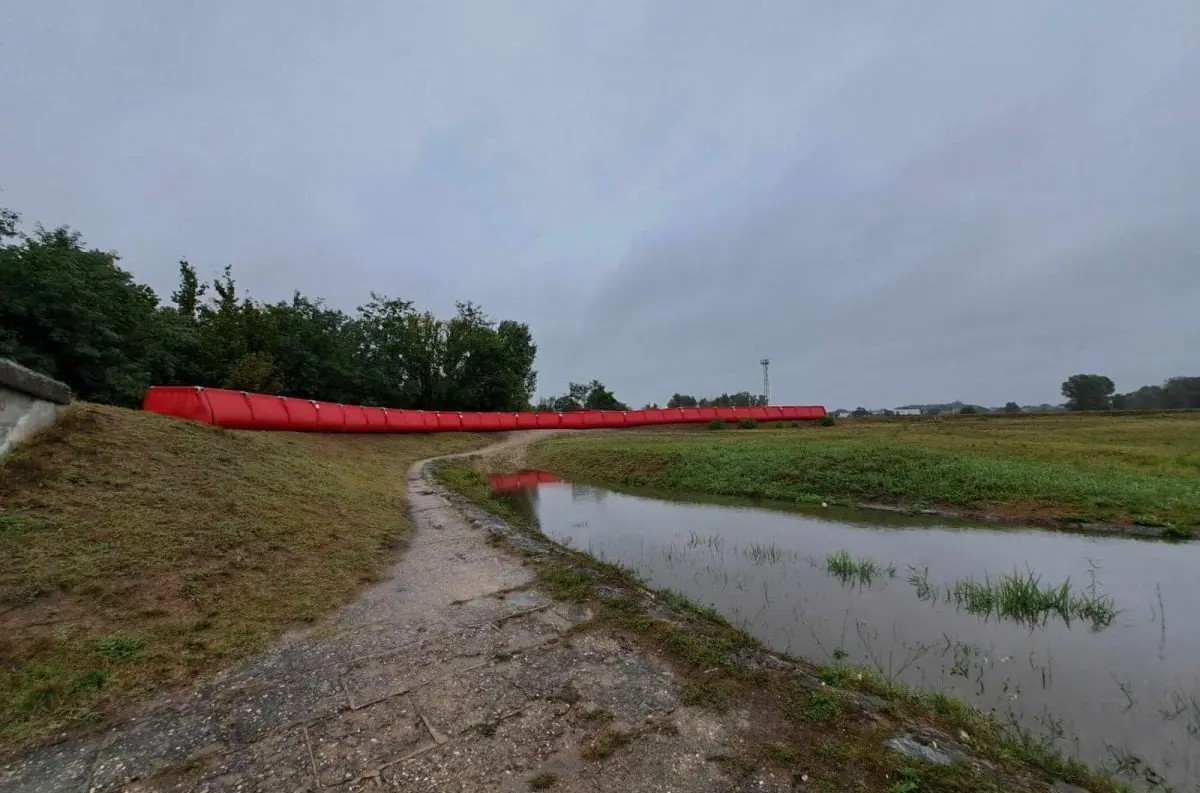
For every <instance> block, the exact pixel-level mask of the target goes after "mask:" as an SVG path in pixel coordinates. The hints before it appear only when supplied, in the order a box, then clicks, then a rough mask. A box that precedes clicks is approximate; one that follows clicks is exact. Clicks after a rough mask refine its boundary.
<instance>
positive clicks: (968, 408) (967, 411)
mask: <svg viewBox="0 0 1200 793" xmlns="http://www.w3.org/2000/svg"><path fill="white" fill-rule="evenodd" d="M958 412H959V413H960V414H963V415H968V416H969V415H973V414H975V413H978V412H979V408H977V407H975V406H974V405H963V406H962V407H961V408H959V409H958Z"/></svg>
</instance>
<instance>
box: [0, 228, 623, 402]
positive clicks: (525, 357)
mask: <svg viewBox="0 0 1200 793" xmlns="http://www.w3.org/2000/svg"><path fill="white" fill-rule="evenodd" d="M17 221H18V217H17V215H16V213H13V212H11V211H9V210H6V209H3V208H0V285H2V286H0V356H4V357H9V358H13V359H15V360H17V361H19V362H20V363H23V364H25V365H26V366H29V367H31V368H34V369H37V370H40V371H43V372H45V373H47V374H49V375H51V376H54V377H57V378H59V379H61V380H63V381H65V382H66V383H67V384H68V385H70V386H71V388H72V389H73V390H74V392H75V394H76V395H77V396H79V397H81V398H84V399H89V400H93V401H99V402H111V403H116V404H123V405H137V404H140V402H141V400H142V396H143V394H144V392H145V389H146V387H147V386H149V385H154V384H187V385H204V386H214V387H226V388H237V389H244V390H254V391H263V392H269V393H279V394H282V395H285V396H296V397H305V398H310V399H324V400H329V401H334V402H342V403H346V404H366V405H386V406H391V407H410V408H425V409H447V410H455V409H457V410H506V411H507V410H522V409H525V408H526V407H528V405H529V399H530V397H531V395H532V393H533V390H534V387H535V385H536V383H537V372H536V371H535V370H534V368H533V365H534V359H535V356H536V354H537V346H536V345H535V344H534V343H533V338H532V335H531V334H530V331H529V327H528V325H525V324H524V323H520V322H515V321H513V320H503V321H500V322H497V321H495V320H493V319H492V318H490V317H488V316H487V315H486V314H485V313H484V312H483V309H482V308H481V307H479V306H477V305H475V304H473V303H469V302H465V303H459V304H458V305H457V313H456V315H455V316H454V317H452V318H450V319H440V318H438V317H436V316H434V315H433V314H431V313H429V312H419V311H417V310H416V308H415V307H414V306H413V303H412V302H410V301H406V300H400V299H393V298H389V297H386V296H382V295H377V294H375V293H371V300H370V301H369V302H368V303H366V304H365V305H363V306H359V307H358V309H357V311H356V312H355V313H352V314H350V313H346V312H343V311H340V310H336V309H331V308H329V307H327V306H325V305H324V304H323V302H322V301H321V300H313V299H310V298H307V297H305V296H304V295H302V294H300V293H299V292H296V293H294V294H293V295H292V299H291V300H290V301H285V300H281V301H279V302H276V303H265V302H259V301H256V300H252V299H251V298H250V297H249V296H248V295H245V294H244V293H242V292H240V291H239V289H238V285H237V281H236V280H235V279H234V277H233V270H232V268H231V267H225V268H224V270H223V271H222V272H221V274H220V275H219V276H218V277H217V278H216V279H214V280H213V281H212V282H211V283H203V282H201V280H200V278H199V276H198V275H197V273H196V270H195V268H193V267H192V265H191V263H190V262H188V261H187V260H186V259H184V260H182V261H180V262H179V288H178V289H177V290H176V291H175V292H173V293H172V295H171V303H170V304H168V305H159V303H158V298H157V297H156V296H155V294H154V292H153V291H152V290H151V289H150V288H149V287H147V286H144V285H141V284H138V283H136V282H134V281H133V278H132V276H131V275H130V274H129V273H127V272H125V271H124V270H122V269H120V268H119V267H118V266H117V261H118V257H117V255H116V254H115V253H112V252H108V251H101V250H96V249H89V248H86V247H85V246H84V244H83V241H82V239H81V237H80V235H79V234H78V233H76V232H73V231H71V230H70V229H69V228H67V227H62V228H58V229H55V230H53V231H46V230H45V229H42V228H41V227H38V229H37V231H36V232H35V233H34V234H32V235H22V234H19V233H18V229H17ZM10 238H15V240H14V241H11V242H10V241H9V240H10ZM579 388H580V389H582V391H581V392H580V396H579V400H580V406H582V403H583V400H584V399H586V398H587V397H588V396H589V394H590V391H591V390H594V389H591V388H590V387H589V386H579ZM608 395H609V397H611V392H609V393H608ZM603 396H604V395H603V393H597V394H596V395H595V397H593V399H603Z"/></svg>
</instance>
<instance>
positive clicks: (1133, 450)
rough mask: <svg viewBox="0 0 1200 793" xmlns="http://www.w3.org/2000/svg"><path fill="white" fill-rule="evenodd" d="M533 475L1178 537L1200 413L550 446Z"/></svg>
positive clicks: (770, 431) (1194, 489) (539, 452)
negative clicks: (1125, 528) (1100, 525)
mask: <svg viewBox="0 0 1200 793" xmlns="http://www.w3.org/2000/svg"><path fill="white" fill-rule="evenodd" d="M529 461H530V463H531V464H532V465H535V466H536V467H538V468H542V469H545V470H547V471H552V472H554V473H556V474H558V475H560V476H564V477H566V478H569V479H572V480H573V481H578V482H586V483H591V484H598V485H610V486H625V487H657V488H663V489H666V490H677V491H685V492H693V493H707V494H715V495H725V496H740V497H750V498H769V499H776V500H781V501H792V502H798V503H809V504H819V503H821V502H830V503H842V504H863V503H880V504H891V505H901V506H909V507H935V508H943V509H949V510H952V511H956V512H961V513H963V514H968V515H987V516H994V517H999V518H1003V519H1011V520H1014V521H1022V522H1041V523H1047V524H1053V525H1068V524H1070V525H1080V524H1084V523H1087V522H1090V521H1102V522H1112V523H1118V524H1123V525H1131V526H1132V525H1134V524H1137V525H1139V526H1142V527H1145V528H1146V529H1147V530H1148V531H1154V530H1157V531H1159V532H1161V533H1164V534H1170V535H1173V536H1179V537H1187V536H1191V535H1192V534H1194V530H1195V528H1196V527H1197V526H1200V476H1198V475H1197V474H1198V473H1200V413H1185V414H1178V415H1142V416H1117V415H1066V416H1046V417H1043V416H1019V417H1014V418H1004V419H1001V418H997V419H986V420H984V419H974V418H962V419H951V420H946V421H941V422H935V421H923V422H902V421H898V422H841V423H839V424H838V426H836V427H816V426H813V425H811V424H808V425H805V426H802V427H800V428H797V429H790V428H763V429H759V430H758V431H756V432H746V433H720V434H714V433H710V432H705V431H702V430H696V429H678V430H671V431H648V430H623V431H621V432H619V433H607V434H596V435H588V436H567V437H558V438H553V439H550V440H547V441H546V442H544V443H541V444H538V445H536V446H535V447H534V448H533V449H532V450H531V453H530V457H529Z"/></svg>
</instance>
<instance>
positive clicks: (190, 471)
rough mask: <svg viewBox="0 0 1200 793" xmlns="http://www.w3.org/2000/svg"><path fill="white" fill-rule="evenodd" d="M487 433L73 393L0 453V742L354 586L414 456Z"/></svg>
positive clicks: (207, 655) (378, 551) (225, 651)
mask: <svg viewBox="0 0 1200 793" xmlns="http://www.w3.org/2000/svg"><path fill="white" fill-rule="evenodd" d="M492 440H494V436H491V437H488V436H483V435H472V434H459V433H444V434H442V433H439V434H431V435H410V436H404V435H336V434H324V435H322V434H307V433H284V432H280V433H269V432H261V433H253V432H231V431H228V430H221V429H217V428H215V427H209V426H205V425H201V424H194V423H188V422H182V421H177V420H175V419H170V418H167V417H164V416H158V415H154V414H151V413H143V412H139V411H132V410H123V409H120V408H112V407H101V406H96V405H88V404H80V403H76V404H74V405H72V406H71V407H70V408H69V409H68V410H67V411H66V415H65V416H64V418H63V421H62V423H61V424H60V425H59V426H57V427H55V428H53V429H51V430H48V431H47V432H45V433H43V434H42V435H40V436H38V437H37V438H36V439H34V440H33V442H31V443H30V444H29V445H27V446H24V447H22V448H20V449H18V450H17V451H16V452H15V453H14V454H12V455H11V456H9V457H6V458H5V459H4V461H3V462H0V504H2V505H3V506H2V508H0V559H3V560H4V563H3V565H0V752H7V751H10V750H12V749H15V748H17V747H19V746H22V745H29V744H32V743H36V742H37V741H39V740H41V739H45V738H47V737H49V736H50V735H52V734H57V733H61V732H62V731H63V730H64V729H68V728H71V727H77V726H86V725H91V724H96V723H100V722H103V721H104V720H105V719H106V718H108V716H109V715H110V714H112V713H113V712H115V711H116V710H118V709H119V708H120V707H122V706H123V705H125V704H127V703H129V702H132V701H136V700H140V699H145V698H147V697H149V696H152V695H153V694H155V693H157V692H159V691H162V690H163V689H165V688H169V687H176V686H180V685H185V684H187V683H190V682H191V681H193V680H194V679H195V678H196V677H198V676H200V675H203V674H205V673H207V672H210V671H212V670H215V669H217V668H220V667H222V666H226V665H228V664H230V663H231V662H233V661H234V660H235V659H237V658H239V657H242V656H245V655H247V654H249V653H251V652H254V651H255V650H258V649H260V648H262V647H264V646H266V645H267V644H268V643H270V642H271V641H272V640H273V639H274V638H275V637H276V636H278V635H279V634H280V633H282V632H283V631H284V630H285V629H287V628H289V627H292V626H296V625H298V624H305V623H309V622H311V621H313V620H316V619H318V618H319V617H321V616H323V615H324V614H326V613H328V612H330V611H333V610H335V609H337V608H338V607H339V606H341V605H342V604H344V603H346V602H348V601H350V600H351V599H353V597H354V596H355V594H356V593H357V592H358V590H359V589H360V588H361V587H362V586H364V585H365V584H367V583H370V582H372V581H375V580H378V578H379V577H380V576H381V574H382V573H383V572H384V570H385V569H386V568H387V566H388V565H389V564H390V563H391V562H393V561H394V560H395V558H396V557H397V555H398V553H399V551H400V549H401V548H402V547H403V544H404V542H405V540H406V537H407V536H408V533H409V532H410V531H411V528H412V523H411V518H410V515H409V513H408V509H407V505H406V503H405V500H404V488H403V484H402V483H403V481H404V474H405V472H406V470H407V468H408V466H409V465H410V464H411V463H412V462H414V461H415V460H419V459H422V458H425V457H429V456H432V455H435V454H439V453H448V452H453V451H462V450H466V449H470V448H474V447H479V446H482V445H484V444H486V443H488V442H491V441H492Z"/></svg>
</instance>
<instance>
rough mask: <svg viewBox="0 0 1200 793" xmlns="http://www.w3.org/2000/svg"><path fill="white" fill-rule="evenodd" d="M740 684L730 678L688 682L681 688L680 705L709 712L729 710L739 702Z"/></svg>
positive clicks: (679, 694)
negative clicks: (704, 709) (705, 709)
mask: <svg viewBox="0 0 1200 793" xmlns="http://www.w3.org/2000/svg"><path fill="white" fill-rule="evenodd" d="M737 693H738V683H737V681H735V680H731V679H728V678H720V679H717V680H686V681H684V682H683V683H682V684H681V685H680V686H679V693H678V698H679V704H680V705H687V706H690V707H697V708H708V709H709V710H717V711H723V710H728V709H729V708H730V707H731V706H733V704H734V703H735V702H736V701H737Z"/></svg>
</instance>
